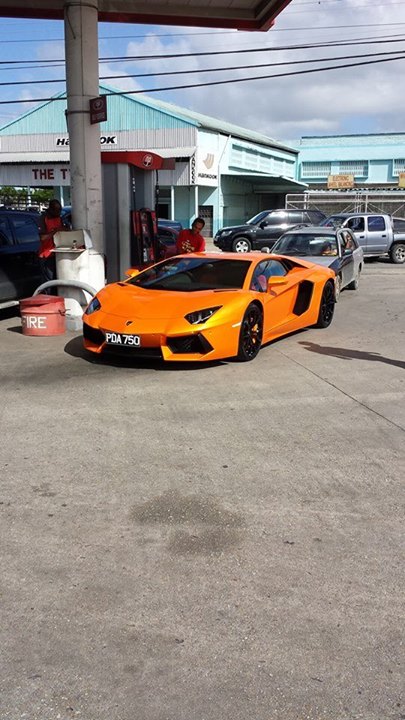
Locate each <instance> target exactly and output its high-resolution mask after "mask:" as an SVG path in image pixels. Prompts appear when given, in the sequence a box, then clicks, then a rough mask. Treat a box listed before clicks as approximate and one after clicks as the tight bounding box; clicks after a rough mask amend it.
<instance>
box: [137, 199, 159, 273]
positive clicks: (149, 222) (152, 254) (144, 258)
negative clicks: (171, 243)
mask: <svg viewBox="0 0 405 720" xmlns="http://www.w3.org/2000/svg"><path fill="white" fill-rule="evenodd" d="M131 216H132V224H131V227H132V237H131V266H132V267H136V268H144V267H147V266H148V265H153V263H155V262H157V261H158V260H159V252H158V236H157V222H156V213H155V212H154V211H153V210H149V209H147V208H142V210H133V211H132V212H131Z"/></svg>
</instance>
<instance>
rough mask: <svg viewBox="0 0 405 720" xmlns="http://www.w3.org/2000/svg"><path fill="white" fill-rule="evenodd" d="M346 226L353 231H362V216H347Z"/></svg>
mask: <svg viewBox="0 0 405 720" xmlns="http://www.w3.org/2000/svg"><path fill="white" fill-rule="evenodd" d="M347 227H349V228H350V229H351V230H353V232H364V218H362V217H353V218H349V219H348V221H347Z"/></svg>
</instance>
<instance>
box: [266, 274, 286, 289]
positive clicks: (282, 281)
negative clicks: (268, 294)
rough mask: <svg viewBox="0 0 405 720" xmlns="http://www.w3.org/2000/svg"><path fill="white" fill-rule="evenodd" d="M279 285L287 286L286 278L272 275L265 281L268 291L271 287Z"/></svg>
mask: <svg viewBox="0 0 405 720" xmlns="http://www.w3.org/2000/svg"><path fill="white" fill-rule="evenodd" d="M279 285H287V278H286V277H283V276H280V275H273V276H272V277H269V279H268V281H267V289H268V290H270V288H272V287H277V286H279Z"/></svg>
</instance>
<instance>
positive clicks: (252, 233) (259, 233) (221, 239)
mask: <svg viewBox="0 0 405 720" xmlns="http://www.w3.org/2000/svg"><path fill="white" fill-rule="evenodd" d="M325 217H326V216H325V215H324V214H323V213H322V212H320V210H263V212H260V213H259V214H258V215H255V216H254V217H253V218H251V219H250V220H248V221H247V223H246V224H245V225H235V226H232V227H224V228H222V230H218V232H217V234H216V235H215V238H214V245H216V246H217V247H218V248H220V249H221V250H224V251H225V252H229V251H232V252H239V253H242V252H249V251H250V250H261V248H262V247H269V248H271V247H272V246H273V245H274V243H275V242H276V240H278V238H279V237H280V236H281V235H283V233H285V232H286V230H289V229H290V228H292V227H294V226H296V225H318V224H319V223H320V222H321V221H322V220H324V219H325Z"/></svg>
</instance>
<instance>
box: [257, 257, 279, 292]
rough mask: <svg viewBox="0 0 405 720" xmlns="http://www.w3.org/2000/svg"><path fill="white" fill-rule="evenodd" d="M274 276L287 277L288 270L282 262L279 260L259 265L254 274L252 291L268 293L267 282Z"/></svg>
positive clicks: (265, 261)
mask: <svg viewBox="0 0 405 720" xmlns="http://www.w3.org/2000/svg"><path fill="white" fill-rule="evenodd" d="M274 275H277V276H279V277H283V276H284V275H287V270H286V269H285V267H284V265H282V264H281V262H279V261H278V260H264V261H263V262H261V263H259V264H258V265H257V266H256V268H255V271H254V273H253V276H252V280H251V283H250V290H255V291H256V292H267V281H268V279H269V278H270V277H273V276H274Z"/></svg>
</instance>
